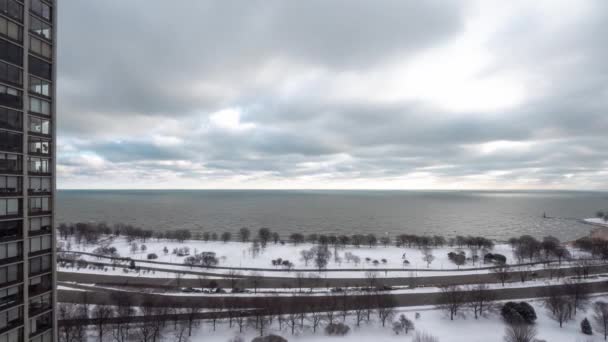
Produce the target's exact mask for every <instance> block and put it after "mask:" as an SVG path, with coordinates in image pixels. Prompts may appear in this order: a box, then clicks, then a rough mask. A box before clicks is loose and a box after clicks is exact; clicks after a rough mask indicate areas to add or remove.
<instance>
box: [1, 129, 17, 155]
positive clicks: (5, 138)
mask: <svg viewBox="0 0 608 342" xmlns="http://www.w3.org/2000/svg"><path fill="white" fill-rule="evenodd" d="M22 140H23V135H22V134H20V133H13V132H8V131H0V150H2V151H7V152H21V150H22V149H23V148H22V147H21V146H20V145H21V144H22Z"/></svg>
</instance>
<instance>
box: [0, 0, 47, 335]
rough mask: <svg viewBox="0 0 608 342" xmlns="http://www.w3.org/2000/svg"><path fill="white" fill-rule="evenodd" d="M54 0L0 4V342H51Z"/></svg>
mask: <svg viewBox="0 0 608 342" xmlns="http://www.w3.org/2000/svg"><path fill="white" fill-rule="evenodd" d="M56 7H57V0H0V342H17V341H35V342H51V341H55V332H56V330H57V329H56V323H55V322H56V320H55V317H54V311H53V308H54V304H55V301H56V298H55V276H56V273H55V255H54V249H55V239H54V232H53V205H54V202H53V199H54V193H55V146H56V145H55V126H56V120H55V118H56V111H55V89H56V87H55V79H56V78H55V65H56V64H55V62H56V41H57V36H56V25H57V21H56V13H57V8H56Z"/></svg>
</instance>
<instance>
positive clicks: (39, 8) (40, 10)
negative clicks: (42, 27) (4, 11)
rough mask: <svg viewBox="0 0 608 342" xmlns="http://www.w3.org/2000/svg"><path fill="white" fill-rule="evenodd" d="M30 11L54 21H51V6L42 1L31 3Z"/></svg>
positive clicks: (32, 0) (37, 0)
mask: <svg viewBox="0 0 608 342" xmlns="http://www.w3.org/2000/svg"><path fill="white" fill-rule="evenodd" d="M30 11H32V12H34V13H36V14H37V15H39V16H41V17H42V18H44V19H46V20H48V21H52V19H51V6H49V5H47V4H45V3H44V2H42V1H40V0H31V1H30Z"/></svg>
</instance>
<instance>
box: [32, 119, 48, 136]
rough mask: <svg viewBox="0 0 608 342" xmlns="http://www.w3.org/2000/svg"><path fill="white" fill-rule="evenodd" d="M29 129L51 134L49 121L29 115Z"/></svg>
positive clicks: (34, 131)
mask: <svg viewBox="0 0 608 342" xmlns="http://www.w3.org/2000/svg"><path fill="white" fill-rule="evenodd" d="M29 131H30V132H32V133H38V134H51V121H49V120H48V119H41V118H37V117H35V116H30V117H29Z"/></svg>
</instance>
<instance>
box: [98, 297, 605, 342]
mask: <svg viewBox="0 0 608 342" xmlns="http://www.w3.org/2000/svg"><path fill="white" fill-rule="evenodd" d="M593 300H594V301H596V300H603V301H607V300H608V297H606V296H603V297H596V298H593ZM530 303H531V304H532V306H533V307H534V308H535V310H536V314H537V316H538V319H537V321H536V324H535V327H536V329H537V336H536V338H537V339H538V340H541V341H547V342H600V341H603V340H604V339H603V337H602V336H601V334H600V333H599V332H598V331H597V329H596V328H595V326H594V335H592V336H588V335H583V334H582V333H581V331H580V321H581V320H582V319H583V318H585V317H587V318H588V319H589V320H590V322H592V324H593V319H592V310H591V309H588V310H587V311H586V312H581V311H579V312H578V314H577V315H576V317H575V319H573V320H572V321H569V322H566V323H565V324H564V327H563V328H560V327H559V324H558V323H557V322H556V321H554V320H552V319H551V318H550V317H549V316H548V314H547V310H546V308H545V307H543V305H542V302H540V301H530ZM416 313H419V314H420V318H418V319H416V318H415V317H416ZM400 314H404V315H405V316H406V317H407V318H409V319H410V320H412V321H413V322H414V325H415V331H417V332H426V333H429V334H431V335H433V336H435V337H437V338H438V339H439V341H440V342H500V341H503V336H504V334H505V327H506V326H505V324H504V323H503V321H502V320H501V318H500V316H499V314H498V313H496V312H493V313H490V314H488V315H487V317H483V318H480V319H477V320H475V319H474V318H473V316H472V314H470V313H467V315H466V317H464V318H463V317H458V318H457V319H455V320H454V321H450V319H449V317H446V316H445V314H444V312H442V311H439V310H437V309H435V308H433V307H410V308H401V309H399V310H398V311H397V315H400ZM372 317H373V320H372V321H370V322H363V323H361V326H360V327H356V324H355V319H354V317H353V316H350V317H348V318H347V322H346V323H347V324H348V325H349V326H350V328H351V330H350V332H349V333H348V334H347V335H346V336H344V337H328V336H326V335H325V334H324V333H323V331H322V329H321V331H317V332H316V333H314V334H313V332H312V328H311V326H310V323H309V322H307V321H305V323H304V324H305V325H304V329H303V330H300V329H296V334H295V335H292V334H291V331H290V328H289V327H286V326H285V325H284V326H283V329H282V330H279V329H278V324H277V323H276V320H275V321H274V322H273V325H272V326H271V328H270V330H269V333H272V334H276V335H281V336H283V337H285V338H286V339H287V340H289V341H302V342H328V341H329V342H339V341H374V342H396V341H412V339H413V336H414V333H412V332H410V333H409V334H408V335H403V334H400V335H395V333H393V331H392V330H391V323H390V322H388V323H387V325H386V327H382V326H381V325H380V323H379V322H378V321H377V317H376V316H375V315H373V316H372ZM324 325H325V324H323V325H322V326H324ZM168 326H170V327H171V326H172V325H171V324H169V325H168ZM89 334H90V335H89V336H90V337H89V340H90V341H94V340H95V338H94V334H95V332H94V331H93V330H90V331H89ZM258 334H259V333H258V332H257V331H256V330H255V329H254V328H252V327H248V328H246V329H245V331H244V332H243V333H242V334H239V333H238V327H236V326H233V327H232V328H229V327H228V323H227V322H225V321H220V322H218V323H217V326H216V330H215V331H213V326H212V324H211V323H210V322H204V323H203V324H201V325H199V326H198V327H196V328H195V330H194V331H193V335H192V337H191V339H190V341H192V342H198V341H205V342H227V341H230V340H231V339H232V338H234V337H235V336H241V337H242V338H243V341H247V342H248V341H251V340H252V339H253V338H254V337H255V336H257V335H258ZM174 340H175V337H174V334H173V332H172V331H171V330H170V329H169V330H167V331H165V332H164V335H163V338H162V342H169V341H174Z"/></svg>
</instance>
